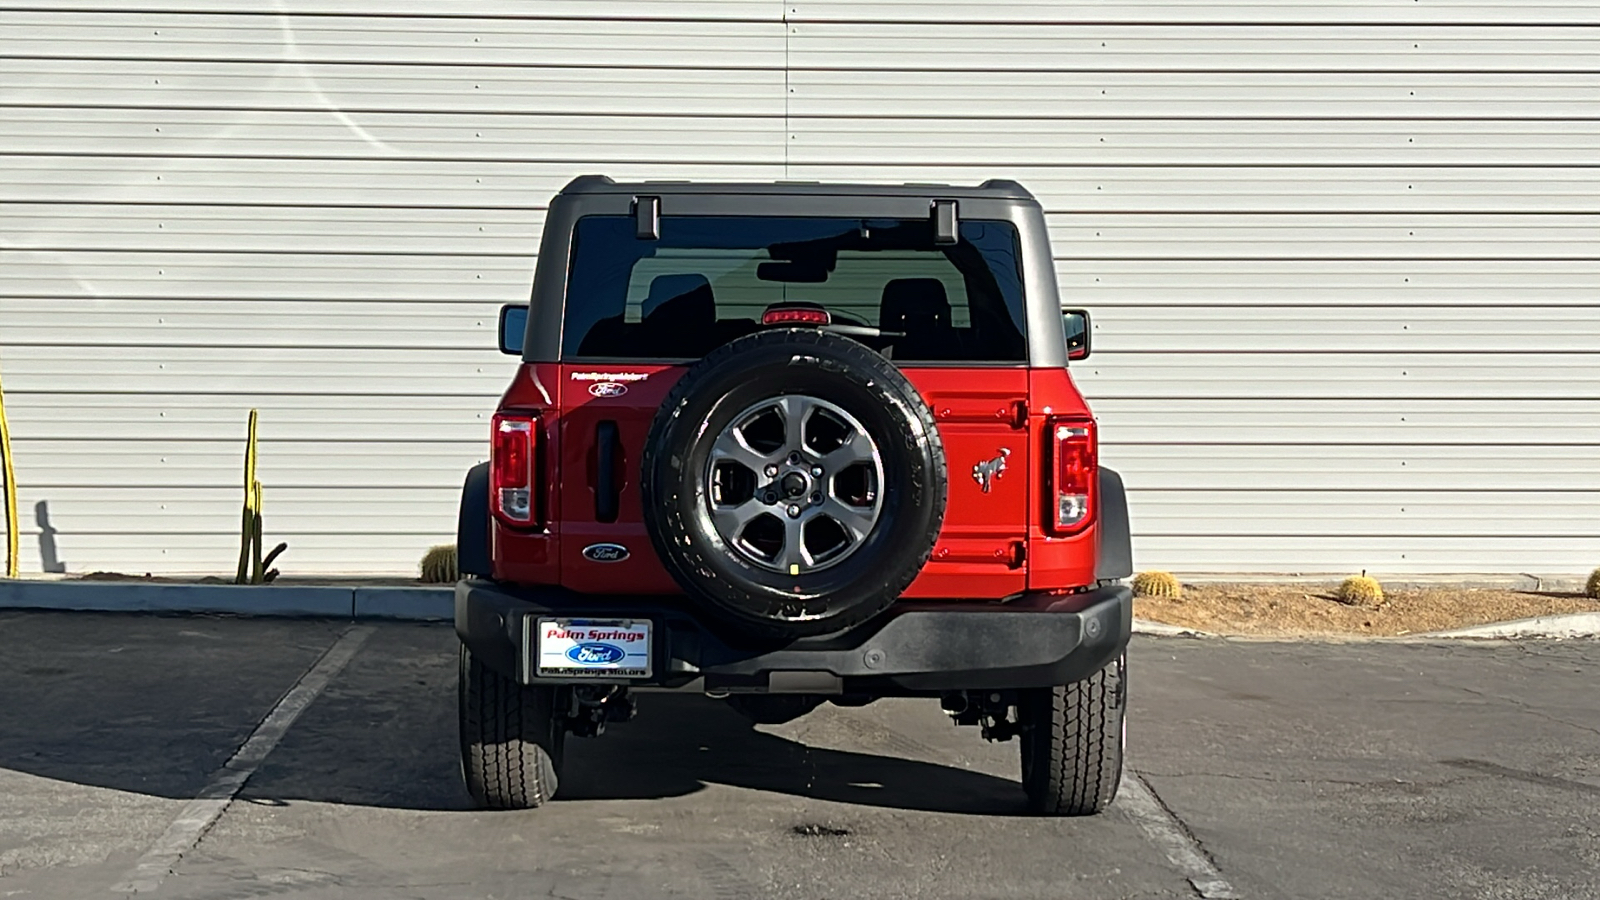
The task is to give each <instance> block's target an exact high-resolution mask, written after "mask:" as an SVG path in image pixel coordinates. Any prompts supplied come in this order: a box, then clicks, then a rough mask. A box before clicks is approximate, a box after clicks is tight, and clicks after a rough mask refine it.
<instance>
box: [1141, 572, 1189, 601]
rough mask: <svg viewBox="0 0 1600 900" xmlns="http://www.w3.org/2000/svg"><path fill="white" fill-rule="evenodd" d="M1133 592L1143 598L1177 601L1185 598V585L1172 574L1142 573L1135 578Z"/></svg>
mask: <svg viewBox="0 0 1600 900" xmlns="http://www.w3.org/2000/svg"><path fill="white" fill-rule="evenodd" d="M1133 592H1134V593H1135V594H1138V595H1139V596H1141V597H1160V598H1161V599H1163V600H1176V599H1178V598H1179V597H1182V596H1183V585H1181V584H1179V583H1178V579H1177V578H1176V577H1174V576H1173V574H1172V573H1171V572H1140V573H1139V574H1137V575H1135V576H1133Z"/></svg>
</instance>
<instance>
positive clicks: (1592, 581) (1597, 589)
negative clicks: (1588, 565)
mask: <svg viewBox="0 0 1600 900" xmlns="http://www.w3.org/2000/svg"><path fill="white" fill-rule="evenodd" d="M1583 595H1584V596H1585V597H1588V598H1589V599H1591V600H1600V569H1595V570H1594V571H1593V572H1590V573H1589V583H1588V584H1586V585H1584V586H1583Z"/></svg>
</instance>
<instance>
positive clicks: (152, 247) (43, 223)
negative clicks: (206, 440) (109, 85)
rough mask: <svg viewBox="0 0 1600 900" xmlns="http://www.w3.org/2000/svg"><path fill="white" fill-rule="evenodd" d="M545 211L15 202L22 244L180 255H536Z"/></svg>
mask: <svg viewBox="0 0 1600 900" xmlns="http://www.w3.org/2000/svg"><path fill="white" fill-rule="evenodd" d="M544 216H545V211H544V210H543V209H472V210H466V209H449V208H440V209H434V208H424V207H410V208H372V207H340V206H317V205H315V203H314V201H312V200H311V199H310V198H308V199H307V202H306V205H304V206H299V207H295V206H226V205H211V204H199V205H193V206H190V205H175V204H142V203H9V204H7V208H6V222H7V226H8V234H7V235H6V240H7V242H8V245H9V246H10V247H12V248H16V249H33V248H45V249H50V250H93V251H101V252H104V251H140V252H182V253H198V252H206V253H218V252H222V253H228V252H232V253H237V252H251V253H289V254H294V253H332V254H357V255H373V254H413V253H427V254H436V255H438V254H442V255H449V254H457V255H465V254H473V255H479V254H489V255H497V256H518V255H524V256H527V258H529V259H531V258H532V257H531V254H532V253H533V251H534V250H535V248H537V247H538V246H539V232H540V231H541V230H542V229H543V228H544Z"/></svg>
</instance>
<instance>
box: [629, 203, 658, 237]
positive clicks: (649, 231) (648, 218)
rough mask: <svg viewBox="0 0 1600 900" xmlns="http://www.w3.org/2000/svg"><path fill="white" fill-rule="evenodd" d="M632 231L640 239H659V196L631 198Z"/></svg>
mask: <svg viewBox="0 0 1600 900" xmlns="http://www.w3.org/2000/svg"><path fill="white" fill-rule="evenodd" d="M633 233H634V236H635V237H637V238H638V239H639V240H641V241H655V240H660V239H661V198H660V197H635V198H633Z"/></svg>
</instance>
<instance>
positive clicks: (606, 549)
mask: <svg viewBox="0 0 1600 900" xmlns="http://www.w3.org/2000/svg"><path fill="white" fill-rule="evenodd" d="M583 558H584V559H587V560H589V561H590V562H622V561H623V560H625V559H627V558H628V548H627V547H624V546H622V545H621V544H590V545H589V546H587V547H585V548H583Z"/></svg>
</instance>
